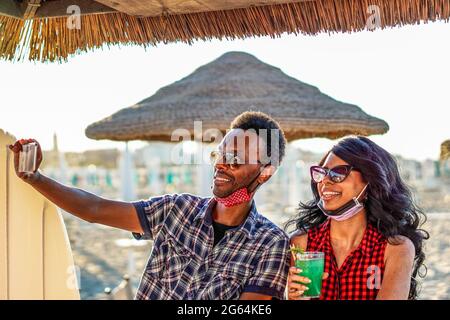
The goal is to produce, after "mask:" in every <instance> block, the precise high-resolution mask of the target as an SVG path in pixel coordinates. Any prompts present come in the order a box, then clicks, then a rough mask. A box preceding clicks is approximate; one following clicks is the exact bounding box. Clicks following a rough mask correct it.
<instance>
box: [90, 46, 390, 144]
mask: <svg viewBox="0 0 450 320" xmlns="http://www.w3.org/2000/svg"><path fill="white" fill-rule="evenodd" d="M247 110H255V111H262V112H265V113H267V114H270V115H271V116H273V117H274V118H275V119H277V120H278V121H279V122H280V124H281V126H282V127H283V129H284V130H285V134H286V138H287V139H288V140H295V139H301V138H311V137H329V138H337V137H341V136H344V135H347V134H360V135H372V134H383V133H385V132H387V131H388V129H389V127H388V125H387V123H386V122H384V121H383V120H380V119H377V118H374V117H372V116H369V115H367V114H366V113H364V112H363V111H362V110H361V109H360V108H359V107H357V106H355V105H351V104H347V103H342V102H339V101H336V100H334V99H332V98H331V97H329V96H326V95H324V94H323V93H321V92H320V91H319V89H317V88H316V87H313V86H311V85H308V84H306V83H303V82H300V81H298V80H296V79H294V78H292V77H289V76H287V75H286V74H284V73H283V72H282V71H281V70H280V69H278V68H276V67H273V66H270V65H268V64H266V63H263V62H261V61H260V60H258V59H256V58H255V57H254V56H252V55H249V54H247V53H243V52H229V53H226V54H224V55H223V56H221V57H219V58H218V59H216V60H214V61H212V62H210V63H208V64H206V65H204V66H202V67H200V68H198V69H197V70H195V71H194V72H193V73H192V74H190V75H189V76H187V77H185V78H183V79H181V80H179V81H177V82H175V83H173V84H171V85H169V86H166V87H164V88H161V89H160V90H158V91H157V92H156V93H155V94H154V95H153V96H151V97H149V98H147V99H145V100H143V101H141V102H139V103H138V104H136V105H134V106H132V107H129V108H125V109H122V110H120V111H119V112H117V113H115V114H113V115H112V116H110V117H107V118H105V119H103V120H101V121H99V122H96V123H94V124H91V125H90V126H89V127H88V128H87V129H86V135H87V136H88V137H89V138H92V139H109V140H117V141H130V140H160V141H170V140H171V135H172V132H173V130H175V129H177V128H184V129H187V130H189V131H190V132H191V135H192V137H193V134H194V132H193V130H194V126H193V122H194V121H199V120H201V121H202V126H203V131H204V130H207V129H215V128H217V129H219V130H221V131H222V132H223V133H225V131H226V130H227V129H228V127H229V124H230V122H231V120H232V119H233V118H234V117H235V116H237V115H238V114H240V113H242V112H244V111H247Z"/></svg>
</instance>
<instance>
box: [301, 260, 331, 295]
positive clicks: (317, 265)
mask: <svg viewBox="0 0 450 320" xmlns="http://www.w3.org/2000/svg"><path fill="white" fill-rule="evenodd" d="M296 257H297V259H296V260H295V267H296V268H298V269H301V270H302V272H301V273H299V275H300V276H302V277H306V278H308V279H309V280H311V283H302V284H303V285H306V286H307V287H308V288H309V289H308V290H306V291H305V292H304V293H303V296H305V297H309V298H319V297H320V291H321V290H322V277H323V268H324V254H323V252H304V253H297V254H296Z"/></svg>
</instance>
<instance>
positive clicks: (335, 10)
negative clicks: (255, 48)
mask: <svg viewBox="0 0 450 320" xmlns="http://www.w3.org/2000/svg"><path fill="white" fill-rule="evenodd" d="M73 5H76V6H78V7H73ZM374 6H376V7H374ZM76 8H79V9H80V10H79V12H80V13H81V16H80V18H79V19H77V18H75V19H74V15H73V14H74V13H77V9H76ZM378 13H379V18H380V19H379V22H380V23H379V27H381V28H385V27H392V26H402V25H406V24H416V23H420V22H421V21H422V22H427V21H435V20H445V21H448V20H449V17H450V1H449V0H233V1H222V0H202V1H178V0H164V1H161V0H97V1H94V0H1V1H0V58H1V59H7V60H17V59H23V58H25V57H28V59H30V60H35V61H55V60H56V61H63V60H66V59H67V57H68V56H69V55H73V54H78V53H80V52H82V51H88V50H92V49H94V48H98V47H101V46H102V45H105V44H106V45H114V44H122V45H128V44H137V45H142V46H149V45H156V44H158V43H160V42H163V43H166V42H176V41H182V42H187V43H192V41H193V40H196V39H199V40H209V39H212V38H218V39H223V38H226V39H234V38H246V37H252V36H266V35H269V36H271V37H277V36H280V35H281V34H282V33H291V34H292V33H293V34H300V33H301V34H308V35H314V34H317V33H320V32H354V31H361V30H365V29H367V27H368V26H372V25H373V22H374V21H375V22H376V21H377V20H376V19H375V20H374V19H373V17H374V14H378ZM68 17H70V18H68ZM78 21H79V22H80V24H78V25H80V26H81V28H77V27H76V26H77V22H78ZM368 21H369V22H370V23H369V24H368V23H367V22H368ZM68 26H71V28H68ZM74 26H75V28H74ZM371 29H373V28H371Z"/></svg>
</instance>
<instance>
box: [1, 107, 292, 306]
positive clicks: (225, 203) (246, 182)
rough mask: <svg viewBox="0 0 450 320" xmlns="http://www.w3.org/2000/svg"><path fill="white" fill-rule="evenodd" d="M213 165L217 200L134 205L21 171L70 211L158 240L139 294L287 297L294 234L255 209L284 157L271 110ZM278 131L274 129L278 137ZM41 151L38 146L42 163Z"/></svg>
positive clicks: (237, 131)
mask: <svg viewBox="0 0 450 320" xmlns="http://www.w3.org/2000/svg"><path fill="white" fill-rule="evenodd" d="M230 129H231V130H230V131H229V132H228V133H227V135H226V136H225V137H224V138H223V140H222V141H221V143H220V145H219V147H218V150H217V151H215V152H213V153H212V154H211V159H212V162H213V164H214V182H213V189H212V192H213V195H214V196H213V197H212V198H201V197H198V196H194V195H190V194H173V195H164V196H158V197H154V198H150V199H148V200H146V201H137V202H133V203H128V202H121V201H112V200H107V199H104V198H101V197H98V196H96V195H93V194H91V193H88V192H86V191H83V190H80V189H76V188H71V187H68V186H64V185H62V184H60V183H58V182H56V181H54V180H52V179H50V178H48V177H46V176H45V175H43V174H42V173H40V172H39V171H36V172H35V173H33V174H28V175H27V174H23V173H19V172H17V168H18V155H19V151H20V149H21V145H22V144H25V143H28V142H31V141H34V140H20V141H17V142H16V143H15V144H14V145H13V146H10V149H11V150H13V152H14V160H15V167H16V172H17V174H18V176H19V177H20V178H22V179H23V180H24V181H26V182H28V183H29V184H30V185H31V186H33V187H34V188H35V189H36V190H37V191H39V192H40V193H42V194H43V195H44V196H45V197H46V198H48V199H49V200H50V201H52V202H53V203H55V204H56V205H57V206H58V207H60V208H62V209H64V210H65V211H67V212H69V213H71V214H73V215H75V216H77V217H79V218H81V219H83V220H86V221H89V222H92V223H100V224H104V225H108V226H112V227H116V228H120V229H125V230H128V231H131V232H133V235H134V236H135V237H136V238H138V239H153V241H154V245H153V250H152V253H151V256H150V258H149V260H148V263H147V266H146V268H145V271H144V273H143V275H142V279H141V283H140V285H139V289H138V292H137V294H136V299H243V300H246V299H252V300H256V299H264V300H269V299H272V298H276V299H282V298H283V296H284V289H285V285H286V281H287V274H288V268H289V254H288V249H289V239H288V237H287V235H286V234H285V233H284V232H283V231H282V230H281V229H280V228H278V227H277V226H275V225H274V224H273V223H272V222H270V221H269V220H268V219H266V218H265V217H263V216H261V215H260V214H259V213H258V212H257V210H256V207H255V203H254V201H253V196H254V193H255V191H256V189H257V188H258V187H259V186H260V185H262V184H264V183H265V182H267V180H269V178H270V177H271V176H272V175H273V173H274V172H275V170H276V168H277V166H278V165H279V162H280V161H281V159H282V158H283V156H284V152H285V144H286V140H285V137H284V134H283V132H282V130H281V129H280V126H279V125H278V123H277V122H275V121H274V120H273V119H272V118H270V117H269V116H268V115H266V114H263V113H260V112H246V113H243V114H241V115H240V116H238V117H237V118H236V119H234V121H233V122H232V124H231V127H230ZM274 133H275V134H274ZM41 161H42V152H41V151H40V148H39V151H38V164H40V163H41Z"/></svg>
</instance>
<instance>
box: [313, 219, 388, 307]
mask: <svg viewBox="0 0 450 320" xmlns="http://www.w3.org/2000/svg"><path fill="white" fill-rule="evenodd" d="M386 244H387V240H386V238H385V237H384V236H383V235H382V234H381V233H380V232H378V230H377V229H376V228H375V227H373V226H372V225H368V226H367V228H366V231H365V233H364V236H363V239H362V241H361V243H360V244H359V246H358V248H356V249H355V250H354V251H353V252H352V253H351V254H350V255H348V256H347V257H346V259H345V261H344V263H343V264H342V266H341V267H340V268H339V269H338V267H337V264H336V259H335V257H334V253H333V248H332V246H331V241H330V220H329V219H328V220H327V221H325V222H324V223H323V224H322V225H320V226H318V227H315V228H313V229H310V230H309V231H308V245H307V251H321V252H324V253H325V270H324V271H325V272H328V273H329V275H330V276H329V277H328V278H327V279H326V280H324V281H323V284H322V293H321V296H320V299H321V300H340V299H342V300H371V299H375V298H376V297H377V294H378V291H379V289H380V286H381V281H382V280H383V274H384V251H385V249H386Z"/></svg>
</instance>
